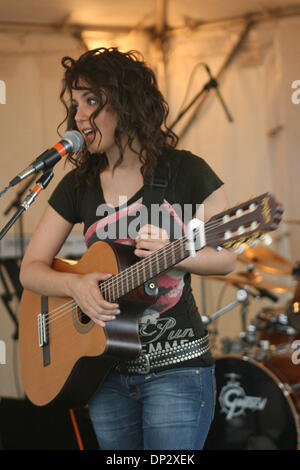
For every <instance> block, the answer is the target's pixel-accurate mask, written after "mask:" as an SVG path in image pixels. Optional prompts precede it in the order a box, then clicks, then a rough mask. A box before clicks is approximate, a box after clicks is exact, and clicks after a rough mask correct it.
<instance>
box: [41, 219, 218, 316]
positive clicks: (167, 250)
mask: <svg viewBox="0 0 300 470" xmlns="http://www.w3.org/2000/svg"><path fill="white" fill-rule="evenodd" d="M220 220H221V219H220ZM213 225H221V224H218V223H211V224H208V227H209V229H211V226H213ZM209 231H210V230H207V232H209ZM197 232H199V230H198V229H197V230H195V233H197ZM183 242H185V243H186V242H188V239H187V238H186V236H184V237H182V238H181V239H179V240H176V241H175V242H174V243H172V246H168V245H166V247H162V248H160V249H159V250H157V251H156V252H155V253H156V256H157V255H159V252H160V251H163V250H165V254H166V256H168V255H169V254H170V253H171V252H172V251H173V249H176V248H178V247H179V245H180V244H181V243H183ZM170 245H171V244H170ZM142 262H144V263H148V264H150V260H149V259H148V258H143V259H142V260H139V261H138V262H137V263H136V264H135V265H133V266H131V268H132V276H134V274H135V273H136V272H137V271H138V269H139V266H137V265H139V263H142ZM147 267H148V266H146V267H145V269H146V268H147ZM122 273H123V275H124V271H121V272H119V273H117V274H116V276H117V275H118V274H120V275H122ZM121 283H122V281H117V282H116V280H115V276H114V277H113V278H112V279H108V280H107V281H106V282H105V286H104V289H103V291H102V292H103V293H104V294H105V293H107V292H108V291H109V290H110V288H111V287H116V286H120V285H121ZM100 286H101V284H99V287H100ZM71 306H72V307H74V306H77V303H76V302H75V301H74V300H70V301H69V302H66V303H65V304H63V305H61V306H60V307H57V308H56V309H54V310H52V311H50V312H48V317H49V316H51V319H49V320H48V322H51V320H54V318H53V317H55V315H56V314H58V313H62V312H61V309H63V308H65V307H71Z"/></svg>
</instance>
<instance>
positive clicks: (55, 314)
mask: <svg viewBox="0 0 300 470" xmlns="http://www.w3.org/2000/svg"><path fill="white" fill-rule="evenodd" d="M184 240H185V241H187V239H185V237H183V238H182V239H180V240H177V242H181V243H182V242H183V241H184ZM177 242H175V244H174V245H176V244H178V243H177ZM165 248H166V247H162V248H161V250H164V249H165ZM157 252H159V250H157ZM166 252H169V253H170V249H168V250H166ZM169 253H168V254H169ZM143 260H144V261H148V262H149V261H150V260H149V258H144V259H143ZM143 260H141V261H143ZM134 266H135V265H134ZM136 270H137V268H136ZM118 274H122V271H121V272H120V273H118ZM133 275H134V274H133ZM108 281H110V280H107V281H106V282H108ZM121 282H122V281H121ZM141 284H142V283H141ZM118 285H120V282H116V281H115V286H114V287H116V286H118ZM111 286H113V282H112V283H110V285H109V287H107V286H106V289H104V291H103V294H104V295H105V292H107V290H108V289H109V288H110V287H111ZM77 306H78V304H77V303H76V302H75V301H74V300H71V301H69V302H67V303H66V304H64V305H63V306H60V307H58V308H57V309H55V310H53V311H51V312H49V313H48V315H49V314H50V316H51V318H49V319H47V320H46V322H45V323H46V324H47V325H46V326H49V323H52V322H54V321H56V320H59V319H60V318H63V317H64V318H65V317H66V314H67V313H69V312H71V311H72V309H73V308H74V307H77ZM69 307H71V308H69Z"/></svg>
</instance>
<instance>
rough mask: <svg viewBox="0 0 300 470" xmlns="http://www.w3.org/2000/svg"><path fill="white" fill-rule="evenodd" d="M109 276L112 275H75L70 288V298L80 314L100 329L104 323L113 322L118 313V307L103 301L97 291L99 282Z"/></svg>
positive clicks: (96, 273)
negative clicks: (78, 308)
mask: <svg viewBox="0 0 300 470" xmlns="http://www.w3.org/2000/svg"><path fill="white" fill-rule="evenodd" d="M111 276H112V274H105V273H98V272H94V273H89V274H83V275H81V274H78V275H77V274H76V275H74V278H73V279H72V285H71V288H70V290H71V297H73V299H74V300H75V301H76V303H77V304H78V306H79V307H80V309H81V310H82V312H83V313H85V314H86V315H87V316H88V317H90V318H91V319H92V320H93V321H94V322H95V323H97V324H98V325H100V326H102V327H104V326H105V322H107V321H112V320H115V318H116V315H119V313H120V309H119V305H118V304H116V303H111V302H107V301H106V300H104V298H103V296H102V295H101V292H100V289H99V281H105V280H106V279H109V278H110V277H111Z"/></svg>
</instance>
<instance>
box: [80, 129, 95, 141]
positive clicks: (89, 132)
mask: <svg viewBox="0 0 300 470" xmlns="http://www.w3.org/2000/svg"><path fill="white" fill-rule="evenodd" d="M81 133H82V134H83V137H84V140H85V141H86V142H91V141H92V140H94V138H95V134H96V132H95V131H94V129H91V128H89V129H83V130H82V131H81Z"/></svg>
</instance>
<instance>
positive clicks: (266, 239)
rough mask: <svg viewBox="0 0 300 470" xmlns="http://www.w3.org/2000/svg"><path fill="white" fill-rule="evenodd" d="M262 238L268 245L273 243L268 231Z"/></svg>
mask: <svg viewBox="0 0 300 470" xmlns="http://www.w3.org/2000/svg"><path fill="white" fill-rule="evenodd" d="M260 239H261V240H262V242H263V244H264V245H266V246H269V245H271V243H272V242H273V240H272V237H271V236H270V235H269V234H268V233H265V234H264V235H262V237H260Z"/></svg>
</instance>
